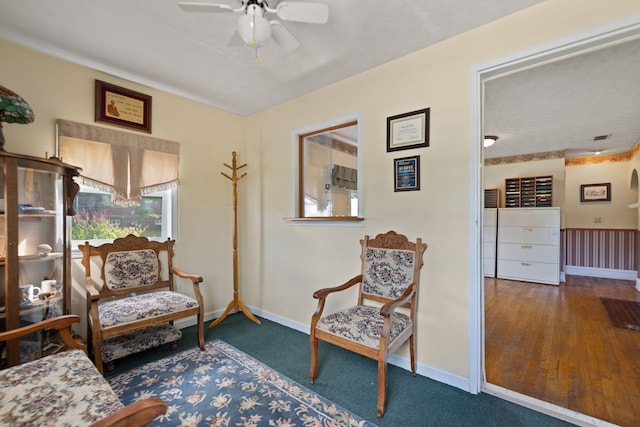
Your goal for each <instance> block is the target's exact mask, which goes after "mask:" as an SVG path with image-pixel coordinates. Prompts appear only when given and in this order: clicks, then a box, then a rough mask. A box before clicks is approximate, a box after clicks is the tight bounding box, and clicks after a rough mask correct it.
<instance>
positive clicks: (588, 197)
mask: <svg viewBox="0 0 640 427" xmlns="http://www.w3.org/2000/svg"><path fill="white" fill-rule="evenodd" d="M580 201H581V202H610V201H611V183H610V182H606V183H602V184H582V185H581V186H580Z"/></svg>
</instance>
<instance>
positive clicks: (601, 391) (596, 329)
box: [485, 276, 640, 426]
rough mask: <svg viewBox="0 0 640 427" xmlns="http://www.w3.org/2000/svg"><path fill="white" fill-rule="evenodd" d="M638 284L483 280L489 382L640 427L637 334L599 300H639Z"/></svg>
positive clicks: (592, 280)
mask: <svg viewBox="0 0 640 427" xmlns="http://www.w3.org/2000/svg"><path fill="white" fill-rule="evenodd" d="M634 286H635V283H634V282H632V281H626V280H611V279H601V278H592V277H580V276H567V281H566V283H561V284H560V286H551V285H541V284H535V283H526V282H516V281H509V280H502V279H493V278H485V328H486V329H485V348H486V350H485V352H486V354H485V369H486V375H487V382H488V383H490V384H495V385H498V386H501V387H504V388H507V389H509V390H513V391H516V392H518V393H521V394H524V395H527V396H531V397H534V398H536V399H540V400H542V401H545V402H549V403H553V404H555V405H558V406H561V407H564V408H567V409H570V410H574V411H578V412H580V413H583V414H586V415H589V416H593V417H595V418H599V419H602V420H605V421H608V422H610V423H613V424H618V425H621V426H640V331H634V330H629V329H623V328H618V327H614V326H613V325H612V324H611V323H610V321H609V319H608V317H607V312H606V309H605V307H604V305H603V304H602V302H601V300H600V298H601V297H605V298H614V299H621V300H628V301H637V302H640V292H638V291H637V290H636V289H635V287H634Z"/></svg>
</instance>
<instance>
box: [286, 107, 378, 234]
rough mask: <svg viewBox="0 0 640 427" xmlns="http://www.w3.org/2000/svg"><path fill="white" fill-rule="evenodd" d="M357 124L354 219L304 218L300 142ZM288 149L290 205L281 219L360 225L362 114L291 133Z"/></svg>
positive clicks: (339, 118) (308, 126)
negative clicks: (309, 137) (356, 197)
mask: <svg viewBox="0 0 640 427" xmlns="http://www.w3.org/2000/svg"><path fill="white" fill-rule="evenodd" d="M350 123H351V124H357V125H358V141H357V152H358V158H357V165H358V190H357V195H358V216H326V217H306V216H304V194H303V193H304V171H303V167H304V151H303V149H302V148H303V147H302V146H303V143H302V139H303V138H304V137H307V136H311V135H314V134H318V133H323V132H327V131H330V130H332V129H337V128H341V127H344V125H348V124H350ZM291 146H292V153H293V155H292V174H291V176H292V196H293V197H292V206H291V217H289V218H285V220H287V221H303V222H311V223H333V224H336V223H338V224H340V223H347V224H356V223H360V224H361V223H362V222H363V221H364V219H365V214H364V212H365V209H364V206H365V200H364V185H363V184H364V149H363V147H364V115H363V113H362V111H357V112H354V113H349V114H346V115H343V116H338V117H334V118H331V119H328V120H325V121H323V122H319V123H313V124H310V125H307V126H303V127H300V128H297V129H293V130H292V131H291Z"/></svg>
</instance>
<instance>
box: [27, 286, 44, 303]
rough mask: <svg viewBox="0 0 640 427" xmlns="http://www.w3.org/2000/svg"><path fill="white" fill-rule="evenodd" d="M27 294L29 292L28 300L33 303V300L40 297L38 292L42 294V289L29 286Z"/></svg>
mask: <svg viewBox="0 0 640 427" xmlns="http://www.w3.org/2000/svg"><path fill="white" fill-rule="evenodd" d="M28 292H29V299H30V300H31V301H33V300H35V299H38V296H40V292H42V289H40V288H39V287H37V286H31V287H30V288H29V291H28Z"/></svg>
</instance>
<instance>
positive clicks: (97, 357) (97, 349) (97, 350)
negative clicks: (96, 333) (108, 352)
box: [93, 339, 104, 374]
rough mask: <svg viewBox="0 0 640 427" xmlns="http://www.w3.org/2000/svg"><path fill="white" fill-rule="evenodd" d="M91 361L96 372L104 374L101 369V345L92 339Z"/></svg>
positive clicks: (97, 340)
mask: <svg viewBox="0 0 640 427" xmlns="http://www.w3.org/2000/svg"><path fill="white" fill-rule="evenodd" d="M93 360H94V364H95V365H96V369H98V372H100V373H101V374H104V370H103V367H102V343H101V342H100V339H93Z"/></svg>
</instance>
